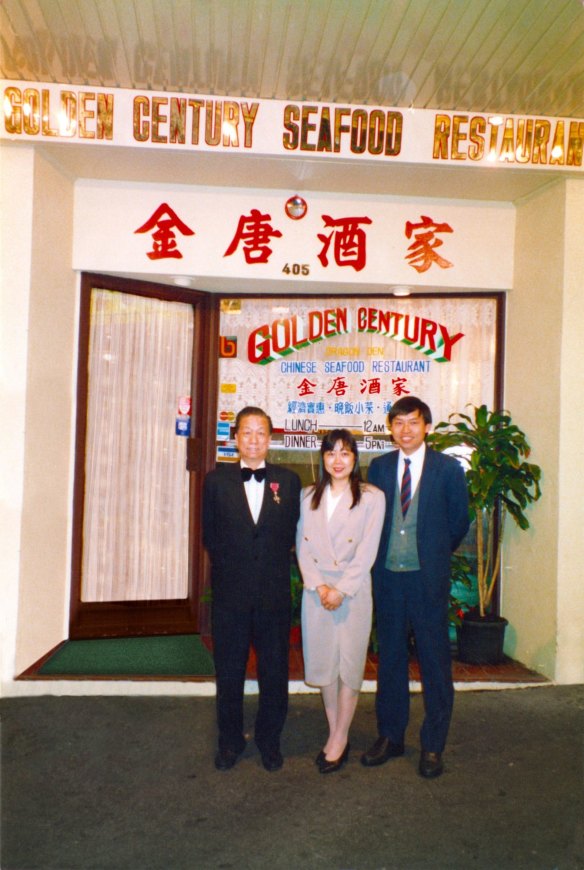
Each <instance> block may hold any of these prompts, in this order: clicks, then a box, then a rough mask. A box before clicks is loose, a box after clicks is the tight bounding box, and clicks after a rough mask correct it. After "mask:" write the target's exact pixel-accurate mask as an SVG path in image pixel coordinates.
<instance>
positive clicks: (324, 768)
mask: <svg viewBox="0 0 584 870" xmlns="http://www.w3.org/2000/svg"><path fill="white" fill-rule="evenodd" d="M350 748H351V744H350V743H347V745H346V746H345V748H344V749H343V754H342V755H340V756H339V758H337V759H336V761H329V760H328V758H327V757H326V755H325V757H324V760H323V762H322V763H321V764H320V766H319V768H318V769H319V771H320V773H335V771H337V770H340V769H341V767H342V766H343V764H346V763H347V761H348V759H349V750H350Z"/></svg>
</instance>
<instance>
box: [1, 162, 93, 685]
mask: <svg viewBox="0 0 584 870" xmlns="http://www.w3.org/2000/svg"><path fill="white" fill-rule="evenodd" d="M5 155H6V159H7V160H9V161H10V162H11V163H12V166H11V168H10V169H9V168H7V167H6V166H5V167H4V170H3V176H4V177H5V178H8V177H10V178H11V179H12V182H13V184H14V186H15V189H14V190H13V192H12V193H13V198H12V206H11V219H10V228H9V230H8V231H7V232H6V234H5V235H4V233H3V236H4V238H12V237H14V236H16V237H19V238H20V236H21V234H22V237H23V238H25V239H26V240H27V248H26V249H25V250H24V251H23V252H22V256H21V258H18V259H17V258H15V259H14V261H13V262H12V263H11V264H10V266H11V269H10V271H9V272H8V273H5V274H10V276H11V280H10V287H9V290H10V298H11V300H12V301H13V303H15V307H14V310H13V309H12V307H11V305H7V306H6V307H7V309H8V310H7V313H8V318H9V324H10V323H11V324H12V329H11V334H12V335H13V338H14V342H15V345H14V348H13V349H12V350H13V354H11V355H10V356H11V364H12V356H13V358H14V363H15V364H16V366H17V368H19V369H21V368H23V367H24V365H25V364H26V388H25V385H24V384H23V382H22V373H21V377H20V379H19V381H18V383H16V384H15V393H14V395H13V396H12V404H13V406H14V405H16V406H18V410H19V412H20V417H19V421H18V423H19V425H18V427H17V426H16V425H15V426H13V430H14V431H13V432H12V435H11V438H12V439H13V448H14V451H15V464H16V468H17V469H18V470H17V472H16V473H17V475H18V481H14V483H17V486H16V487H15V488H14V491H15V492H20V493H21V497H22V503H21V504H22V517H21V524H20V564H19V569H18V567H17V566H18V552H17V550H16V549H15V547H16V546H17V545H16V544H15V545H13V547H14V549H13V551H12V554H11V560H10V578H9V589H10V590H11V597H12V599H13V600H14V598H15V583H16V584H17V588H18V608H17V613H16V614H15V613H14V611H13V614H12V615H13V616H15V617H16V619H15V622H16V625H17V631H16V643H15V644H14V637H13V638H12V640H13V644H12V645H11V649H10V650H8V651H7V655H6V657H5V658H3V672H2V677H3V679H9V678H10V677H12V676H13V675H14V674H15V673H17V674H18V673H20V672H21V671H22V670H23V669H25V668H26V667H28V666H29V665H30V664H32V663H33V662H34V661H36V660H37V659H38V658H40V657H41V656H42V655H44V654H45V653H46V652H47V651H48V650H49V649H51V648H52V647H53V646H55V645H56V644H58V643H59V642H61V641H62V640H63V639H64V638H65V637H66V636H67V624H68V618H67V616H68V615H67V611H68V595H69V567H68V566H69V550H70V547H69V510H70V504H71V496H70V489H71V486H70V484H71V481H70V470H71V420H72V408H73V366H74V364H75V357H76V343H77V342H76V334H75V324H76V293H75V287H76V277H75V274H74V272H73V271H72V270H71V240H72V215H73V183H72V181H71V180H70V179H68V178H66V177H64V176H63V175H62V174H61V173H59V172H58V171H57V170H56V169H55V168H54V167H53V166H52V164H51V163H50V162H49V161H48V160H47V159H45V158H44V157H42V156H40V155H39V154H38V153H37V154H36V155H33V154H31V153H30V152H28V149H27V152H26V153H25V154H23V153H22V152H21V150H20V149H18V150H17V149H6V152H5ZM3 156H4V155H3ZM11 170H13V171H11ZM33 203H34V209H33ZM5 229H6V227H3V230H5ZM27 283H28V286H27ZM19 289H20V290H23V289H24V290H25V292H24V293H23V296H22V299H21V298H20V297H19V296H18V295H17V293H18V290H19ZM24 299H26V300H27V311H26V313H25V312H24V310H23V306H24V302H23V300H24ZM12 330H14V331H13V332H12ZM25 355H26V363H25ZM23 424H24V425H23ZM23 435H24V437H23Z"/></svg>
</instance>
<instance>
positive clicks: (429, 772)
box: [418, 749, 444, 779]
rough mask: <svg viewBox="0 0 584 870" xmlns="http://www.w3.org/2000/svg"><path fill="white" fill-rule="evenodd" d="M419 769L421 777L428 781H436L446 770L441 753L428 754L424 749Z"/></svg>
mask: <svg viewBox="0 0 584 870" xmlns="http://www.w3.org/2000/svg"><path fill="white" fill-rule="evenodd" d="M418 769H419V771H420V776H423V777H425V778H426V779H434V778H435V777H437V776H440V774H441V773H442V771H443V770H444V766H443V764H442V756H441V755H440V753H439V752H426V750H425V749H422V753H421V755H420V766H419V768H418Z"/></svg>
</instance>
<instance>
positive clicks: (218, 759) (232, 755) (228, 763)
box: [215, 749, 241, 770]
mask: <svg viewBox="0 0 584 870" xmlns="http://www.w3.org/2000/svg"><path fill="white" fill-rule="evenodd" d="M240 755H241V752H236V751H235V750H234V749H218V750H217V754H216V756H215V767H216V768H217V770H231V768H232V767H233V766H234V765H235V762H236V761H237V759H238V758H239V756H240Z"/></svg>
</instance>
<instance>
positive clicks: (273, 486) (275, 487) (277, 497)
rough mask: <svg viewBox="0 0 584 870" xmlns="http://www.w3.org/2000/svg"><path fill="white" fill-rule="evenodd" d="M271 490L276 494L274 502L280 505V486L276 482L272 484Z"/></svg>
mask: <svg viewBox="0 0 584 870" xmlns="http://www.w3.org/2000/svg"><path fill="white" fill-rule="evenodd" d="M270 489H271V490H272V492H273V494H274V501H275V502H276V504H280V496H279V495H278V490H279V489H280V484H279V483H276V482H275V481H274V482H273V483H270Z"/></svg>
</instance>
